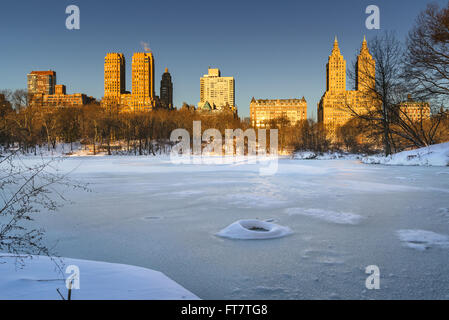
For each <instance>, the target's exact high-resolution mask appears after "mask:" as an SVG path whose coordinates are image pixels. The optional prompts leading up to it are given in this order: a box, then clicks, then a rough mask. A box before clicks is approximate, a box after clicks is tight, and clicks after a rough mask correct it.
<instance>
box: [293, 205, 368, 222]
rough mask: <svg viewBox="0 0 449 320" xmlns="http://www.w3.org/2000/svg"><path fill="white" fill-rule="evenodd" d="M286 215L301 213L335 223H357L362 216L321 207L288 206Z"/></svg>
mask: <svg viewBox="0 0 449 320" xmlns="http://www.w3.org/2000/svg"><path fill="white" fill-rule="evenodd" d="M285 212H286V213H287V214H288V215H303V216H309V217H313V218H317V219H320V220H324V221H327V222H332V223H337V224H358V223H359V222H360V221H361V220H362V216H360V215H358V214H354V213H349V212H336V211H332V210H323V209H304V208H288V209H286V210H285Z"/></svg>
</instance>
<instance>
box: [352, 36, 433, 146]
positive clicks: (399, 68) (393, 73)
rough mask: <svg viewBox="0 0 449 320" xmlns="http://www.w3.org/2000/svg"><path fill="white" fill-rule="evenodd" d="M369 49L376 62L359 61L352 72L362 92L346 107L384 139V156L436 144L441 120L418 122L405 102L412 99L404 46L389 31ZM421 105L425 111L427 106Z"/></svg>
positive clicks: (431, 118) (374, 133)
mask: <svg viewBox="0 0 449 320" xmlns="http://www.w3.org/2000/svg"><path fill="white" fill-rule="evenodd" d="M369 50H370V52H371V54H372V57H373V59H374V60H370V59H367V60H369V61H358V62H359V63H355V64H354V67H353V69H352V70H351V71H349V75H350V77H351V78H352V79H353V80H355V81H357V82H358V89H359V92H358V101H357V103H354V101H347V102H346V106H347V107H348V108H349V110H350V111H351V112H352V114H353V115H355V116H356V117H357V118H359V119H362V120H365V123H366V124H367V125H368V126H370V127H371V133H372V134H373V135H381V136H382V144H383V149H384V152H385V155H389V154H391V153H392V152H393V151H399V149H402V148H408V147H424V146H428V145H430V144H433V143H435V136H436V135H437V133H438V129H439V124H440V122H441V117H440V116H438V115H433V116H432V117H430V118H427V117H424V116H423V117H421V118H419V119H416V118H413V117H411V116H410V114H409V113H408V106H407V104H406V103H407V102H411V100H410V94H409V86H408V84H407V82H406V81H405V80H404V77H403V70H404V63H403V54H404V50H403V47H402V44H401V43H400V42H399V41H398V40H397V39H396V37H395V35H394V34H393V33H388V32H387V33H384V34H382V35H380V36H376V37H375V38H373V39H372V40H371V41H370V42H369ZM374 63H375V66H374ZM374 68H375V73H374V72H373V70H374ZM360 88H363V89H362V90H360ZM412 102H414V101H412ZM360 105H362V108H361V107H360ZM418 105H421V106H422V108H425V105H426V103H425V102H423V101H422V102H418Z"/></svg>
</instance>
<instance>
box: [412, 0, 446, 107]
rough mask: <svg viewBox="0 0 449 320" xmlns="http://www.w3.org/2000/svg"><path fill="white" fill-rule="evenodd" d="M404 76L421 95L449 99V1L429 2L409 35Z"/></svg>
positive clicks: (416, 92) (425, 97)
mask: <svg viewBox="0 0 449 320" xmlns="http://www.w3.org/2000/svg"><path fill="white" fill-rule="evenodd" d="M406 43H407V50H406V52H405V55H404V67H405V68H404V78H405V80H406V81H407V83H408V84H409V88H410V90H412V92H413V94H414V96H416V97H418V98H419V99H423V100H424V99H426V100H429V99H432V100H433V99H439V100H440V101H439V103H438V106H439V105H440V103H441V102H442V101H441V100H443V101H446V103H447V101H448V99H449V3H448V5H447V7H446V8H442V9H440V7H439V6H438V4H429V5H428V6H427V9H426V10H425V11H423V12H422V13H421V14H420V15H419V16H418V18H417V19H416V25H415V26H414V27H413V29H412V30H411V31H410V32H409V34H408V37H407V42H406Z"/></svg>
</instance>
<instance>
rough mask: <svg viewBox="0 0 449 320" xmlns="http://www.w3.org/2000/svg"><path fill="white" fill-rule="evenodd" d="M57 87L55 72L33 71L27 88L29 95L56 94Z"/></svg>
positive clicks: (28, 76)
mask: <svg viewBox="0 0 449 320" xmlns="http://www.w3.org/2000/svg"><path fill="white" fill-rule="evenodd" d="M55 85H56V72H55V71H52V70H48V71H31V72H30V73H29V74H28V75H27V87H28V93H29V94H54V93H55Z"/></svg>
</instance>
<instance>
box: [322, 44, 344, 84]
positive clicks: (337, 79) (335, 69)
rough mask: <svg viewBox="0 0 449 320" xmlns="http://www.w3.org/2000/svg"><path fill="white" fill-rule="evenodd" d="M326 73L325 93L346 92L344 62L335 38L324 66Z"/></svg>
mask: <svg viewBox="0 0 449 320" xmlns="http://www.w3.org/2000/svg"><path fill="white" fill-rule="evenodd" d="M326 73H327V75H326V90H327V91H332V92H342V91H345V90H346V60H345V59H344V58H343V55H342V54H341V52H340V48H339V47H338V40H337V37H335V40H334V48H333V49H332V53H331V55H330V56H329V61H328V63H327V65H326Z"/></svg>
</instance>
